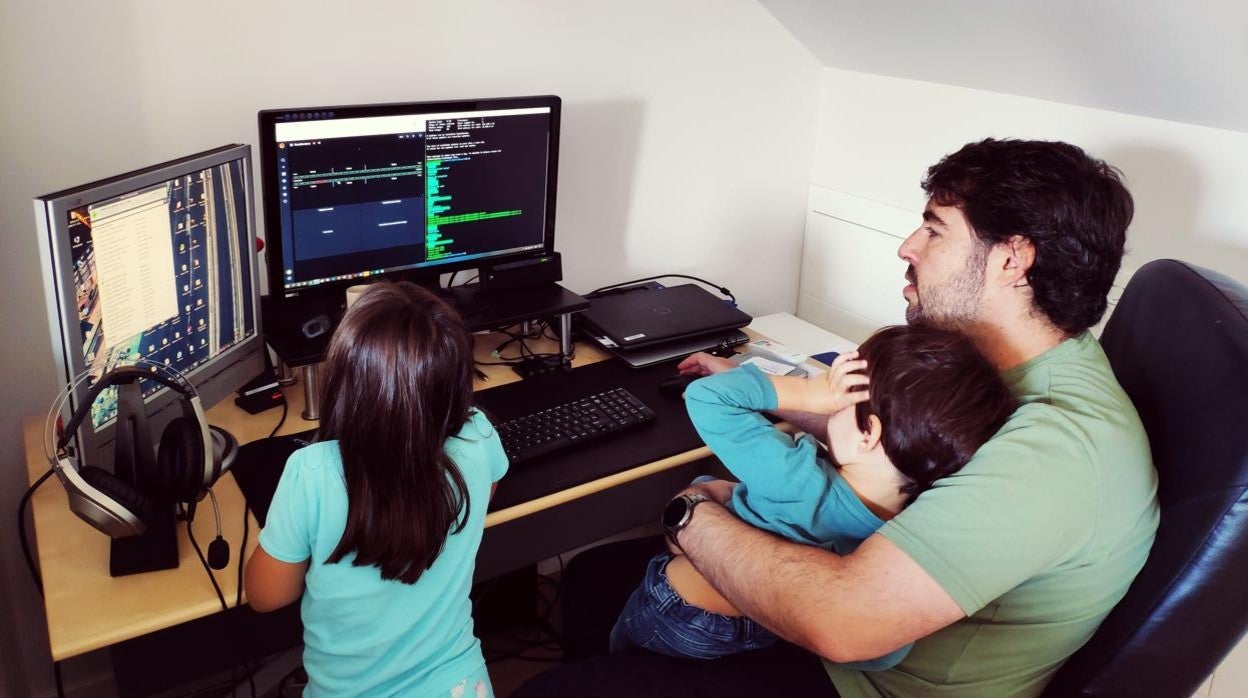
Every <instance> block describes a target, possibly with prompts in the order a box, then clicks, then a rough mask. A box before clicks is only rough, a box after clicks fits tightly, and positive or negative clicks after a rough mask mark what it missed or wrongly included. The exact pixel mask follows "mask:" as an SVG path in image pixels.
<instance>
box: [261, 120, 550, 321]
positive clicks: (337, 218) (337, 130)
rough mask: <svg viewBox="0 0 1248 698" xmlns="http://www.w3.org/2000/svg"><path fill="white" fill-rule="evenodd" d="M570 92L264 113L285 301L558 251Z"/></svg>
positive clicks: (272, 258)
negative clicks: (563, 134) (558, 196)
mask: <svg viewBox="0 0 1248 698" xmlns="http://www.w3.org/2000/svg"><path fill="white" fill-rule="evenodd" d="M559 111H560V101H559V98H558V97H554V96H543V97H517V98H507V99H489V100H474V101H461V102H420V103H408V104H386V105H372V106H351V107H310V108H304V109H281V110H266V111H262V112H260V114H259V120H260V149H261V161H262V167H263V172H262V176H263V182H264V215H265V224H266V230H267V231H268V234H267V236H266V238H267V242H268V260H269V288H270V292H271V293H273V294H274V295H275V296H277V297H280V298H292V297H295V296H298V295H300V294H302V293H304V292H306V291H310V290H320V289H328V288H333V287H334V286H346V285H350V284H357V283H361V281H363V280H365V279H369V278H372V277H376V276H387V275H391V276H392V275H411V274H415V273H421V272H424V273H427V274H430V275H434V274H437V273H442V272H450V271H456V270H459V269H464V268H468V267H476V266H480V265H482V264H490V263H500V262H506V261H510V260H514V259H523V258H527V257H530V256H535V255H541V254H545V253H549V252H551V251H553V250H554V227H555V179H556V175H557V169H558V148H559Z"/></svg>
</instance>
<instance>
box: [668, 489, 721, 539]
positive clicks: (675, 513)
mask: <svg viewBox="0 0 1248 698" xmlns="http://www.w3.org/2000/svg"><path fill="white" fill-rule="evenodd" d="M709 501H711V498H710V497H708V496H706V495H704V494H702V493H701V492H690V493H688V494H681V495H677V496H676V497H673V498H672V501H670V502H668V503H667V508H666V509H664V510H663V530H664V531H666V532H667V539H668V540H670V541H672V542H673V543H675V544H676V547H678V548H679V547H680V543H679V542H677V540H676V534H677V533H679V532H680V529H682V528H684V527H685V526H688V525H689V520H690V519H692V518H693V510H694V508H696V507H697V506H698V505H699V504H701V503H702V502H709ZM681 549H682V550H683V549H684V548H681Z"/></svg>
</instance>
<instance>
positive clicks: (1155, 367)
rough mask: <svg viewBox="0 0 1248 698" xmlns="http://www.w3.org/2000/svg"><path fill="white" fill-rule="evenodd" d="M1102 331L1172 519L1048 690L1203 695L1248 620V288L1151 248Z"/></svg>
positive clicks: (1165, 520) (1164, 521)
mask: <svg viewBox="0 0 1248 698" xmlns="http://www.w3.org/2000/svg"><path fill="white" fill-rule="evenodd" d="M1101 344H1102V346H1103V347H1104V348H1105V352H1106V354H1108V356H1109V361H1110V364H1111V365H1112V366H1113V369H1114V374H1115V375H1116V376H1117V377H1118V380H1119V382H1120V383H1122V387H1123V388H1124V389H1125V390H1126V391H1127V394H1128V395H1130V396H1131V400H1132V401H1133V402H1134V403H1135V407H1136V409H1138V410H1139V413H1140V418H1141V419H1142V420H1143V422H1144V428H1145V430H1146V431H1147V432H1148V438H1149V442H1150V444H1151V446H1152V451H1153V460H1154V463H1155V465H1156V467H1157V473H1158V478H1159V480H1160V485H1159V492H1158V497H1159V501H1160V504H1161V526H1160V528H1159V529H1158V531H1157V539H1156V541H1155V542H1154V544H1153V549H1152V552H1151V553H1150V554H1149V557H1148V562H1147V563H1146V564H1145V565H1144V569H1143V570H1141V572H1140V574H1139V576H1138V577H1136V579H1135V582H1134V583H1133V584H1132V585H1131V589H1130V590H1129V591H1128V592H1127V595H1126V596H1125V597H1124V598H1123V600H1122V601H1121V602H1120V603H1119V604H1118V606H1116V607H1115V608H1114V610H1113V612H1112V613H1110V615H1109V616H1108V617H1107V618H1106V619H1105V622H1104V623H1103V624H1102V625H1101V627H1100V628H1099V629H1098V630H1097V631H1096V634H1095V635H1093V636H1092V639H1091V640H1089V641H1088V643H1087V644H1086V645H1084V646H1083V648H1082V649H1080V650H1079V651H1078V652H1076V653H1075V655H1074V656H1073V657H1071V658H1070V660H1069V661H1067V662H1066V664H1065V665H1064V666H1063V667H1062V669H1061V670H1060V671H1059V672H1058V673H1057V675H1056V676H1055V677H1054V679H1053V681H1052V682H1051V683H1050V684H1049V687H1048V689H1047V690H1046V695H1053V696H1070V695H1088V696H1190V695H1192V693H1193V692H1194V691H1195V690H1196V689H1197V688H1198V687H1199V686H1200V684H1201V682H1203V681H1204V680H1205V678H1206V677H1207V676H1208V675H1209V673H1210V672H1212V671H1213V670H1214V669H1215V668H1216V667H1217V665H1218V663H1219V662H1220V661H1221V660H1222V658H1223V657H1224V656H1226V654H1227V653H1228V652H1229V651H1230V650H1231V649H1232V648H1233V647H1234V646H1235V644H1236V643H1237V642H1238V641H1239V639H1240V638H1241V637H1242V636H1243V635H1244V631H1245V629H1246V628H1248V495H1246V492H1248V288H1245V286H1244V285H1243V284H1240V283H1237V282H1235V281H1233V280H1231V279H1228V278H1227V277H1225V276H1222V275H1220V274H1217V273H1215V272H1211V271H1208V270H1206V269H1201V268H1199V267H1195V266H1192V265H1189V264H1185V263H1182V262H1176V261H1174V260H1159V261H1156V262H1151V263H1149V264H1147V265H1145V266H1144V267H1142V268H1141V269H1140V270H1139V271H1137V272H1136V273H1135V275H1134V276H1133V277H1132V279H1131V281H1130V283H1129V284H1127V288H1126V290H1125V292H1124V293H1123V295H1122V299H1121V300H1120V301H1119V302H1118V305H1117V307H1116V308H1115V309H1114V312H1113V314H1112V315H1111V316H1110V319H1109V322H1108V323H1107V324H1106V326H1105V331H1104V333H1103V334H1102V336H1101Z"/></svg>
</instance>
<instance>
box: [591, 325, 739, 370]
mask: <svg viewBox="0 0 1248 698" xmlns="http://www.w3.org/2000/svg"><path fill="white" fill-rule="evenodd" d="M590 339H592V340H593V341H594V343H596V344H597V345H598V346H600V347H602V348H603V349H605V350H607V351H608V352H610V353H611V354H612V355H614V356H616V357H617V358H619V359H620V360H621V361H623V362H624V363H626V364H628V365H629V366H632V367H633V368H642V367H643V366H653V365H654V364H658V363H663V362H664V361H671V360H672V359H677V358H680V359H683V358H684V357H686V356H689V355H690V354H693V353H695V352H699V351H714V350H717V349H720V350H722V349H730V348H732V347H736V346H740V345H742V344H745V343H746V342H748V341H750V336H749V335H747V334H746V333H744V332H742V331H741V330H728V331H727V332H711V333H710V334H700V335H695V336H693V337H680V338H677V339H673V340H670V341H667V342H662V343H660V344H650V345H647V346H644V347H637V348H636V349H621V348H619V347H618V346H616V344H615V342H613V341H611V340H610V339H608V338H607V337H605V336H593V334H592V333H591V336H590Z"/></svg>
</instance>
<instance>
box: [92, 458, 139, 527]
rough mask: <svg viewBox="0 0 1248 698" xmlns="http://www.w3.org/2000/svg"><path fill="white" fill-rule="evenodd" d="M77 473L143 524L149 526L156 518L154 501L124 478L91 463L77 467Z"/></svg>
mask: <svg viewBox="0 0 1248 698" xmlns="http://www.w3.org/2000/svg"><path fill="white" fill-rule="evenodd" d="M78 474H79V475H81V476H82V479H83V480H84V481H86V483H87V484H88V485H91V486H92V487H94V488H95V489H97V490H99V491H100V492H102V493H104V494H106V495H108V496H109V497H110V498H112V499H113V500H114V501H116V502H117V503H118V504H120V505H121V506H123V507H125V508H126V509H127V510H129V511H130V513H132V514H134V515H135V516H136V517H138V519H139V521H141V522H143V525H144V526H150V525H151V524H152V522H153V521H155V520H156V517H157V509H156V503H155V502H153V501H152V499H151V498H150V497H148V496H147V495H145V494H143V493H142V492H140V491H138V490H136V489H134V486H133V485H131V484H130V483H128V482H126V481H125V480H122V479H121V478H119V477H117V476H116V475H113V474H112V473H110V472H108V471H106V470H101V469H99V468H97V467H95V466H91V465H84V466H83V467H81V468H79V469H78Z"/></svg>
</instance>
